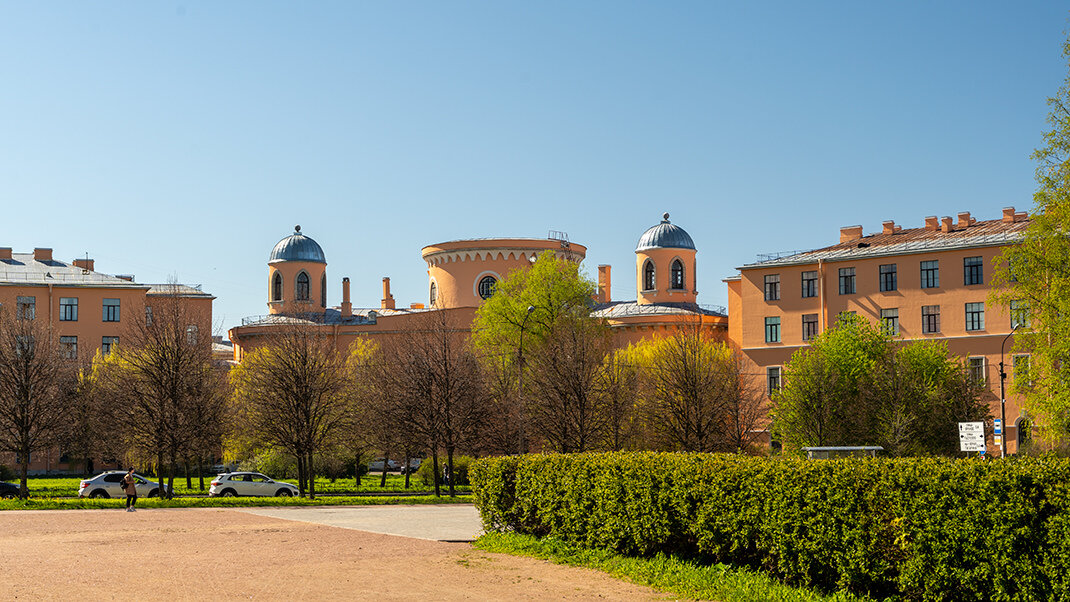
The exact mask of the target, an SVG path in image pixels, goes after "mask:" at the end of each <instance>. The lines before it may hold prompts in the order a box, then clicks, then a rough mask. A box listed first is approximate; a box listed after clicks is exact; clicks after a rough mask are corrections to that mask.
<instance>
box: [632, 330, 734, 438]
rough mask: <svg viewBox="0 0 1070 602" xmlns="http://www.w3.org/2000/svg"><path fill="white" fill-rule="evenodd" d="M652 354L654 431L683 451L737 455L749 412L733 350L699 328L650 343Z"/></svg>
mask: <svg viewBox="0 0 1070 602" xmlns="http://www.w3.org/2000/svg"><path fill="white" fill-rule="evenodd" d="M649 349H650V358H649V361H650V367H651V371H650V374H649V379H650V382H649V393H648V395H649V397H650V401H651V404H650V426H651V427H652V429H653V430H654V432H655V433H656V434H657V435H658V437H659V438H660V439H661V442H662V445H665V446H669V447H672V448H675V449H678V450H681V451H697V452H710V451H736V450H737V449H738V448H739V447H740V446H741V444H742V442H743V441H742V440H743V438H744V434H743V431H744V430H747V429H746V426H748V425H747V424H746V423H747V422H748V421H747V420H743V418H744V415H745V414H749V413H750V411H749V410H750V408H749V407H748V406H747V405H746V402H747V398H746V397H744V395H743V393H744V387H743V383H742V382H741V380H740V376H741V370H740V368H739V363H738V360H737V359H736V357H735V354H734V353H733V352H732V349H731V348H730V347H729V346H728V345H727V344H726V343H721V342H717V341H715V340H713V339H712V338H711V337H709V336H708V335H707V334H705V333H704V332H702V330H701V329H700V328H699V325H697V324H696V325H688V326H686V327H682V328H680V329H678V330H677V331H676V332H675V333H673V334H672V335H671V336H668V337H665V338H662V339H656V340H654V341H652V342H651V343H650V344H649ZM744 409H747V410H748V411H746V412H744V411H743V410H744ZM733 435H734V436H733ZM733 439H734V440H733Z"/></svg>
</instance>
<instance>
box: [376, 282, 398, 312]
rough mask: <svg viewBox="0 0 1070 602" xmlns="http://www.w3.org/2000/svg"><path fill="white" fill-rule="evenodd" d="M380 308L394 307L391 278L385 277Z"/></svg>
mask: <svg viewBox="0 0 1070 602" xmlns="http://www.w3.org/2000/svg"><path fill="white" fill-rule="evenodd" d="M379 309H394V295H391V294H390V279H389V278H383V299H382V300H381V301H380V302H379Z"/></svg>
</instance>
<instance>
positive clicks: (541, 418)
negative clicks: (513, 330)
mask: <svg viewBox="0 0 1070 602" xmlns="http://www.w3.org/2000/svg"><path fill="white" fill-rule="evenodd" d="M608 350H609V337H608V334H607V333H606V331H605V329H604V328H602V327H601V325H600V324H599V323H597V322H595V321H594V320H591V319H590V318H587V317H578V316H571V315H570V316H567V317H564V318H562V319H559V320H557V322H556V323H555V324H554V326H553V327H552V328H551V330H550V331H549V333H547V335H546V337H545V338H544V339H543V340H542V342H541V343H540V344H539V345H538V346H537V347H535V349H534V350H533V351H532V353H531V356H530V357H531V360H530V361H529V362H528V365H527V376H528V378H527V391H526V394H527V396H528V403H527V408H528V414H529V416H530V417H531V423H532V425H533V427H534V429H535V431H536V432H537V433H538V434H539V435H540V436H541V437H542V438H543V439H544V440H545V441H546V443H547V444H548V445H549V446H550V447H551V448H553V449H554V450H556V451H559V452H562V453H572V452H584V451H588V450H591V449H593V448H595V447H597V446H598V444H599V443H600V439H601V437H602V433H603V431H604V430H605V427H606V422H607V415H606V413H605V412H604V411H603V408H602V407H601V406H600V401H601V399H600V398H599V395H598V391H597V388H598V384H599V377H600V376H601V371H602V365H603V360H604V358H605V357H606V354H607V352H608Z"/></svg>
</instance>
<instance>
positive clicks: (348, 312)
mask: <svg viewBox="0 0 1070 602" xmlns="http://www.w3.org/2000/svg"><path fill="white" fill-rule="evenodd" d="M352 315H353V304H352V303H350V302H349V277H348V276H347V277H345V278H342V317H343V318H348V317H349V316H352Z"/></svg>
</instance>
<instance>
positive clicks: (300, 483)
mask: <svg viewBox="0 0 1070 602" xmlns="http://www.w3.org/2000/svg"><path fill="white" fill-rule="evenodd" d="M297 495H299V496H301V497H305V455H304V454H297Z"/></svg>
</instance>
